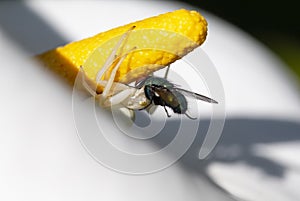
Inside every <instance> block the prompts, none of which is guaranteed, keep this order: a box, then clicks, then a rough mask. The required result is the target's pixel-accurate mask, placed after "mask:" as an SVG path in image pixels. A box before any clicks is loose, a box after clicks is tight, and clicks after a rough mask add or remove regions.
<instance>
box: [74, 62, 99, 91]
mask: <svg viewBox="0 0 300 201" xmlns="http://www.w3.org/2000/svg"><path fill="white" fill-rule="evenodd" d="M78 75H79V76H80V79H81V80H80V81H81V83H82V85H83V87H84V88H85V89H86V90H87V91H88V92H89V93H90V94H91V95H92V96H94V97H95V96H97V93H96V91H95V89H93V88H92V87H91V86H90V85H89V84H88V82H87V81H86V75H85V72H84V70H83V68H82V66H80V68H79V72H78Z"/></svg>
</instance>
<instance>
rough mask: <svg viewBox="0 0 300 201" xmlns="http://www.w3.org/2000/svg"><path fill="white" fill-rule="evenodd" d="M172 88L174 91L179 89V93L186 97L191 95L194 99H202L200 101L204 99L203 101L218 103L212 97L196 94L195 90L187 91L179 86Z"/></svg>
mask: <svg viewBox="0 0 300 201" xmlns="http://www.w3.org/2000/svg"><path fill="white" fill-rule="evenodd" d="M174 89H175V90H176V91H179V92H180V93H182V94H183V95H185V96H188V97H191V98H195V99H198V100H202V101H205V102H209V103H216V104H218V102H217V101H215V100H214V99H212V98H209V97H207V96H203V95H201V94H197V93H195V92H192V91H188V90H185V89H181V88H174Z"/></svg>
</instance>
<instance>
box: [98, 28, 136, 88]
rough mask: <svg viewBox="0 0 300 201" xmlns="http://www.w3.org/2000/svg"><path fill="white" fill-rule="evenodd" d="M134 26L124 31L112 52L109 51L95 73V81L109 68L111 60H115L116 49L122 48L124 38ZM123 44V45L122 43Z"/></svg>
mask: <svg viewBox="0 0 300 201" xmlns="http://www.w3.org/2000/svg"><path fill="white" fill-rule="evenodd" d="M134 28H135V26H132V27H131V28H130V29H129V30H128V31H127V32H126V33H124V34H123V35H122V36H121V38H120V40H119V41H118V43H117V45H116V46H115V47H114V49H113V50H112V52H111V53H110V55H109V56H108V58H107V60H106V61H105V63H104V65H103V67H102V68H101V70H99V72H98V73H97V76H96V81H97V82H98V81H99V80H100V79H101V78H102V77H103V75H104V74H105V73H106V71H107V70H108V69H109V67H110V66H111V65H112V63H113V61H114V60H115V58H116V57H117V56H116V55H117V51H118V50H122V49H123V45H124V42H125V40H126V39H127V38H128V36H129V34H130V32H131V31H132V30H133V29H134ZM122 44H123V45H122Z"/></svg>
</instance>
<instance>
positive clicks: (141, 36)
mask: <svg viewBox="0 0 300 201" xmlns="http://www.w3.org/2000/svg"><path fill="white" fill-rule="evenodd" d="M132 26H136V27H135V29H134V30H133V31H131V33H130V35H129V38H128V40H127V41H126V43H125V46H124V49H123V50H122V53H126V52H127V51H129V50H130V49H132V48H133V47H136V48H137V49H136V50H134V51H133V52H131V53H130V54H128V56H127V57H126V58H125V60H124V61H123V62H122V65H121V67H120V68H119V70H118V72H117V76H116V78H115V81H120V82H123V83H129V82H131V81H133V80H135V79H136V78H138V77H140V76H146V75H148V74H149V73H151V72H153V71H156V70H158V69H160V68H163V67H164V66H167V65H169V64H171V63H172V62H174V61H176V60H177V59H179V58H180V57H182V56H184V55H186V54H187V53H188V52H190V51H192V50H193V49H194V48H196V47H197V46H199V45H201V44H202V43H203V42H204V41H205V38H206V35H207V23H206V20H205V19H204V17H203V16H201V15H200V13H198V12H196V11H188V10H184V9H181V10H176V11H173V12H169V13H165V14H161V15H159V16H155V17H151V18H147V19H144V20H141V21H137V22H133V23H130V24H127V25H124V26H121V27H118V28H115V29H112V30H109V31H106V32H103V33H99V34H97V35H95V36H93V37H90V38H87V39H83V40H80V41H77V42H72V43H70V44H67V45H65V46H62V47H58V48H56V49H53V50H50V51H47V52H45V53H42V54H40V55H38V56H37V58H38V59H39V60H41V61H42V62H43V63H44V64H45V65H46V66H48V67H49V68H51V69H52V70H54V71H55V72H57V73H58V74H60V75H62V76H63V77H65V78H66V79H67V80H68V81H69V82H70V83H71V84H72V83H73V82H74V80H75V78H76V75H77V73H78V70H79V67H80V66H83V68H84V71H85V72H86V74H87V76H88V78H89V79H91V80H95V77H96V74H97V72H98V71H99V69H101V67H102V65H103V64H104V62H105V60H106V59H107V57H108V55H109V54H110V52H111V50H112V49H113V47H115V45H116V43H117V41H118V38H119V37H120V36H121V35H122V34H124V33H126V32H127V31H128V30H129V29H130V28H131V27H132ZM129 72H130V73H129ZM108 76H109V72H108V73H107V74H106V75H105V77H104V79H107V78H108Z"/></svg>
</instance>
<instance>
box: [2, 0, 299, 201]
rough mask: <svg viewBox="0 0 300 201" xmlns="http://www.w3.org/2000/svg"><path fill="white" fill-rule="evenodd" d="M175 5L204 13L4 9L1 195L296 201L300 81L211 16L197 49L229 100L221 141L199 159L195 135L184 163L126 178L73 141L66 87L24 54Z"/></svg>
mask: <svg viewBox="0 0 300 201" xmlns="http://www.w3.org/2000/svg"><path fill="white" fill-rule="evenodd" d="M179 8H186V9H196V10H199V8H195V7H191V6H189V5H187V4H182V3H174V2H164V1H110V2H108V1H21V2H11V1H10V2H8V1H7V2H5V1H4V2H0V55H1V65H2V68H1V69H2V72H1V73H0V82H1V83H0V87H1V104H0V108H1V115H0V122H1V126H0V133H1V135H0V138H1V139H0V163H1V164H0V199H1V200H31V201H33V200H72V201H73V200H100V199H105V200H123V201H124V200H131V201H133V200H134V201H135V200H251V201H252V200H253V201H254V200H255V201H256V200H257V201H258V200H264V201H267V200H270V201H271V200H272V201H277V200H278V201H282V200H286V201H296V200H299V199H300V193H299V191H298V188H297V186H298V185H299V184H300V160H299V157H298V156H299V155H300V146H299V145H300V133H299V130H300V121H299V119H300V118H299V117H300V96H299V90H298V89H297V86H296V85H295V79H294V77H293V75H292V74H290V72H288V71H287V70H286V68H285V67H284V64H283V63H282V62H281V61H280V60H279V59H278V58H277V57H275V56H274V55H273V54H272V53H271V52H270V51H269V50H268V49H266V48H265V47H264V46H263V45H261V44H260V43H258V42H257V41H256V40H254V39H253V38H251V37H250V36H249V35H248V34H246V33H244V32H242V31H240V30H239V29H237V28H236V27H234V26H233V25H231V24H229V23H227V22H225V21H223V20H221V19H219V18H217V17H215V16H214V15H213V14H211V13H208V12H204V11H201V10H200V12H201V13H202V14H203V15H204V16H205V18H206V19H207V21H208V24H209V34H208V38H207V40H206V42H205V43H204V45H203V46H202V49H203V50H204V51H205V52H206V53H207V54H208V56H209V57H210V59H211V61H212V62H213V63H214V64H215V66H216V68H217V71H218V72H219V75H220V77H221V80H222V82H223V86H224V90H225V95H226V114H227V117H226V123H225V127H224V131H223V134H222V138H221V140H220V142H219V144H218V145H217V147H216V149H215V150H214V152H213V153H212V154H211V155H210V156H209V158H208V159H206V160H199V159H198V158H197V151H199V146H200V145H201V141H202V140H203V136H197V138H196V140H195V142H194V144H193V145H192V147H191V148H190V150H189V151H188V152H187V154H186V155H185V156H184V157H183V158H182V159H181V160H180V161H178V162H177V163H176V164H174V165H173V166H171V167H169V168H167V169H165V170H163V171H161V172H158V173H155V174H150V175H143V176H132V175H124V174H120V173H117V172H114V171H111V170H109V169H107V168H105V167H103V166H101V165H100V164H98V163H97V162H95V161H94V160H93V158H91V157H90V156H89V154H88V153H87V152H86V151H85V149H84V148H83V147H82V145H81V144H80V141H79V139H78V137H77V134H76V129H75V125H74V122H73V114H72V105H71V94H72V91H71V89H70V88H69V87H68V86H66V84H65V83H64V82H61V80H59V79H58V78H56V77H54V76H52V75H51V74H50V73H49V72H47V71H45V70H44V69H42V68H40V66H38V65H37V64H35V63H34V62H33V61H31V60H30V59H28V58H29V57H31V56H32V55H35V54H37V53H41V52H43V51H46V50H48V49H51V48H54V47H56V46H58V45H63V44H65V43H67V42H70V41H74V40H79V39H82V38H85V37H89V36H92V35H94V34H96V33H98V32H101V31H105V30H107V29H110V28H113V27H116V26H119V25H123V24H126V23H128V22H132V21H136V20H139V19H143V18H146V17H150V16H153V15H157V14H160V13H164V12H167V11H172V10H175V9H179ZM201 125H202V126H203V129H204V130H205V128H206V126H207V122H205V121H204V122H202V123H201V124H200V126H201Z"/></svg>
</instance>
